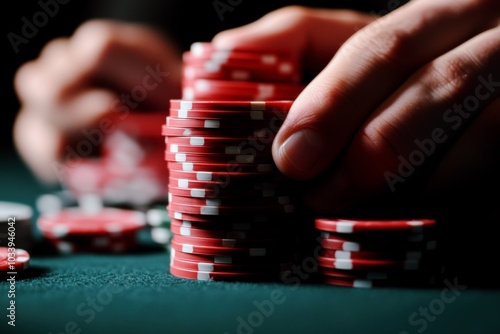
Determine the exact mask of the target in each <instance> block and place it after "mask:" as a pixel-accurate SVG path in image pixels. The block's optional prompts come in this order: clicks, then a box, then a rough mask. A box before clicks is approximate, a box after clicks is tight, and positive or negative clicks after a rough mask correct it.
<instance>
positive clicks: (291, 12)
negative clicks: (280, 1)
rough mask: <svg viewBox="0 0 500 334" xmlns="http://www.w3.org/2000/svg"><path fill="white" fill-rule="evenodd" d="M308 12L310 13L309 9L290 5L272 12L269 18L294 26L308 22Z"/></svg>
mask: <svg viewBox="0 0 500 334" xmlns="http://www.w3.org/2000/svg"><path fill="white" fill-rule="evenodd" d="M310 12H311V11H310V9H309V8H306V7H303V6H298V5H291V6H286V7H283V8H280V9H278V10H276V11H274V12H272V13H271V16H272V19H275V20H279V21H280V22H284V23H287V24H291V25H295V24H300V23H302V22H304V21H306V20H308V19H309V17H310Z"/></svg>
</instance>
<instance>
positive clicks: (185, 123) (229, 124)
mask: <svg viewBox="0 0 500 334" xmlns="http://www.w3.org/2000/svg"><path fill="white" fill-rule="evenodd" d="M282 122H283V121H282V120H276V121H273V123H272V124H271V122H270V121H266V120H233V119H220V120H218V119H189V118H175V117H171V116H167V123H166V125H167V127H174V128H185V129H186V128H187V129H191V128H199V129H247V128H250V129H261V128H265V127H271V125H274V126H280V125H281V123H282ZM219 135H220V134H219Z"/></svg>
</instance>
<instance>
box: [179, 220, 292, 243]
mask: <svg viewBox="0 0 500 334" xmlns="http://www.w3.org/2000/svg"><path fill="white" fill-rule="evenodd" d="M200 227H201V228H193V227H192V224H184V223H174V222H171V223H170V230H171V231H172V233H173V234H177V235H181V236H186V237H199V238H220V239H237V240H247V239H264V238H290V237H292V231H282V230H277V229H274V230H273V229H262V228H261V230H251V231H248V230H243V231H240V230H223V228H224V227H223V226H219V227H218V228H219V229H220V230H216V229H206V228H203V226H200ZM216 228H217V227H216Z"/></svg>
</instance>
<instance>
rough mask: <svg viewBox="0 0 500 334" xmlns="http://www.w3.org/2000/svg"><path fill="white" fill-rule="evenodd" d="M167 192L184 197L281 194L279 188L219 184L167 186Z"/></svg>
mask: <svg viewBox="0 0 500 334" xmlns="http://www.w3.org/2000/svg"><path fill="white" fill-rule="evenodd" d="M168 192H169V193H171V194H173V195H177V196H185V197H196V198H235V197H236V198H246V199H249V198H268V197H277V196H281V194H282V193H281V191H279V189H226V188H222V187H221V186H219V185H212V186H208V187H206V188H180V187H173V186H170V185H169V186H168Z"/></svg>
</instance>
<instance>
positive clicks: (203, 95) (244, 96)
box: [182, 84, 301, 101]
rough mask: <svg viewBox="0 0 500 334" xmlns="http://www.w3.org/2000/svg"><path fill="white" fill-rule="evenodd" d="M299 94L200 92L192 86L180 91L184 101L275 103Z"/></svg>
mask: <svg viewBox="0 0 500 334" xmlns="http://www.w3.org/2000/svg"><path fill="white" fill-rule="evenodd" d="M300 93H301V90H297V91H284V92H281V91H278V92H274V91H271V92H267V91H265V90H263V91H262V92H255V91H249V92H245V91H240V90H236V89H235V90H231V89H227V88H217V89H214V88H212V89H211V90H210V91H200V90H195V89H194V88H193V87H192V86H190V85H187V84H184V86H183V89H182V98H183V99H184V100H228V99H235V100H264V101H275V100H293V99H296V98H297V96H299V94H300Z"/></svg>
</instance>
